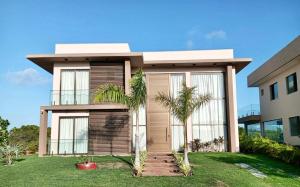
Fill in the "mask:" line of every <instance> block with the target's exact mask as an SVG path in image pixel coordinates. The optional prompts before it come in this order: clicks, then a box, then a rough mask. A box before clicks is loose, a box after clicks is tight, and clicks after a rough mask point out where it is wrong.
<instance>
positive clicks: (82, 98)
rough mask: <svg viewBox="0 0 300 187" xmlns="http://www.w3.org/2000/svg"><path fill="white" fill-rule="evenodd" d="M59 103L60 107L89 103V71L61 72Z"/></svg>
mask: <svg viewBox="0 0 300 187" xmlns="http://www.w3.org/2000/svg"><path fill="white" fill-rule="evenodd" d="M60 103H61V104H62V105H72V104H88V103H89V70H62V71H61V87H60Z"/></svg>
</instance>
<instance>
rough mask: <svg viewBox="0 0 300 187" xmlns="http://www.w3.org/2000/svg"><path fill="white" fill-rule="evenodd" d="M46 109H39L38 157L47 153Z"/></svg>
mask: <svg viewBox="0 0 300 187" xmlns="http://www.w3.org/2000/svg"><path fill="white" fill-rule="evenodd" d="M47 127H48V111H47V110H44V109H41V113H40V133H39V157H42V156H44V155H46V154H47Z"/></svg>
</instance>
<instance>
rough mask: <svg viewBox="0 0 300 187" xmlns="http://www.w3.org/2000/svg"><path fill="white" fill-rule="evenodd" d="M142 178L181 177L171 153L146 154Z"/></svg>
mask: <svg viewBox="0 0 300 187" xmlns="http://www.w3.org/2000/svg"><path fill="white" fill-rule="evenodd" d="M142 176H182V173H180V171H179V168H178V166H177V165H176V162H175V159H174V157H173V155H172V154H171V153H148V156H147V159H146V161H145V166H144V170H143V173H142Z"/></svg>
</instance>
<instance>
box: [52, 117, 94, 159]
mask: <svg viewBox="0 0 300 187" xmlns="http://www.w3.org/2000/svg"><path fill="white" fill-rule="evenodd" d="M77 118H87V119H88V129H87V130H88V138H87V145H88V146H89V128H90V123H89V121H90V118H89V116H81V115H80V116H59V117H58V139H57V155H86V154H88V153H89V147H88V150H87V153H74V141H75V126H76V125H75V119H77ZM61 119H72V121H73V133H72V134H73V137H72V153H68V154H65V153H59V144H60V122H61Z"/></svg>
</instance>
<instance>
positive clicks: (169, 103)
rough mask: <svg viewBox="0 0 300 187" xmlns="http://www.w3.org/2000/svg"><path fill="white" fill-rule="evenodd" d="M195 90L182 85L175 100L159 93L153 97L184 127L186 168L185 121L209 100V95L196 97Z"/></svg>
mask: <svg viewBox="0 0 300 187" xmlns="http://www.w3.org/2000/svg"><path fill="white" fill-rule="evenodd" d="M195 89H196V87H187V86H186V84H185V83H183V85H182V90H181V91H179V95H178V97H177V98H173V97H172V96H169V95H166V94H164V93H161V92H159V93H158V95H157V96H155V100H156V101H158V102H160V103H161V104H162V105H163V106H165V107H167V108H169V110H170V111H171V113H172V114H173V115H174V116H175V117H176V118H177V119H178V120H179V121H180V122H181V123H182V124H183V125H184V164H185V165H186V166H189V165H190V163H189V159H188V141H187V120H188V118H189V117H190V116H191V114H192V113H193V112H194V111H195V110H197V109H198V108H199V107H200V106H202V105H204V104H206V103H207V102H209V100H210V99H211V96H210V95H209V94H207V95H199V96H196V94H195Z"/></svg>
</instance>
